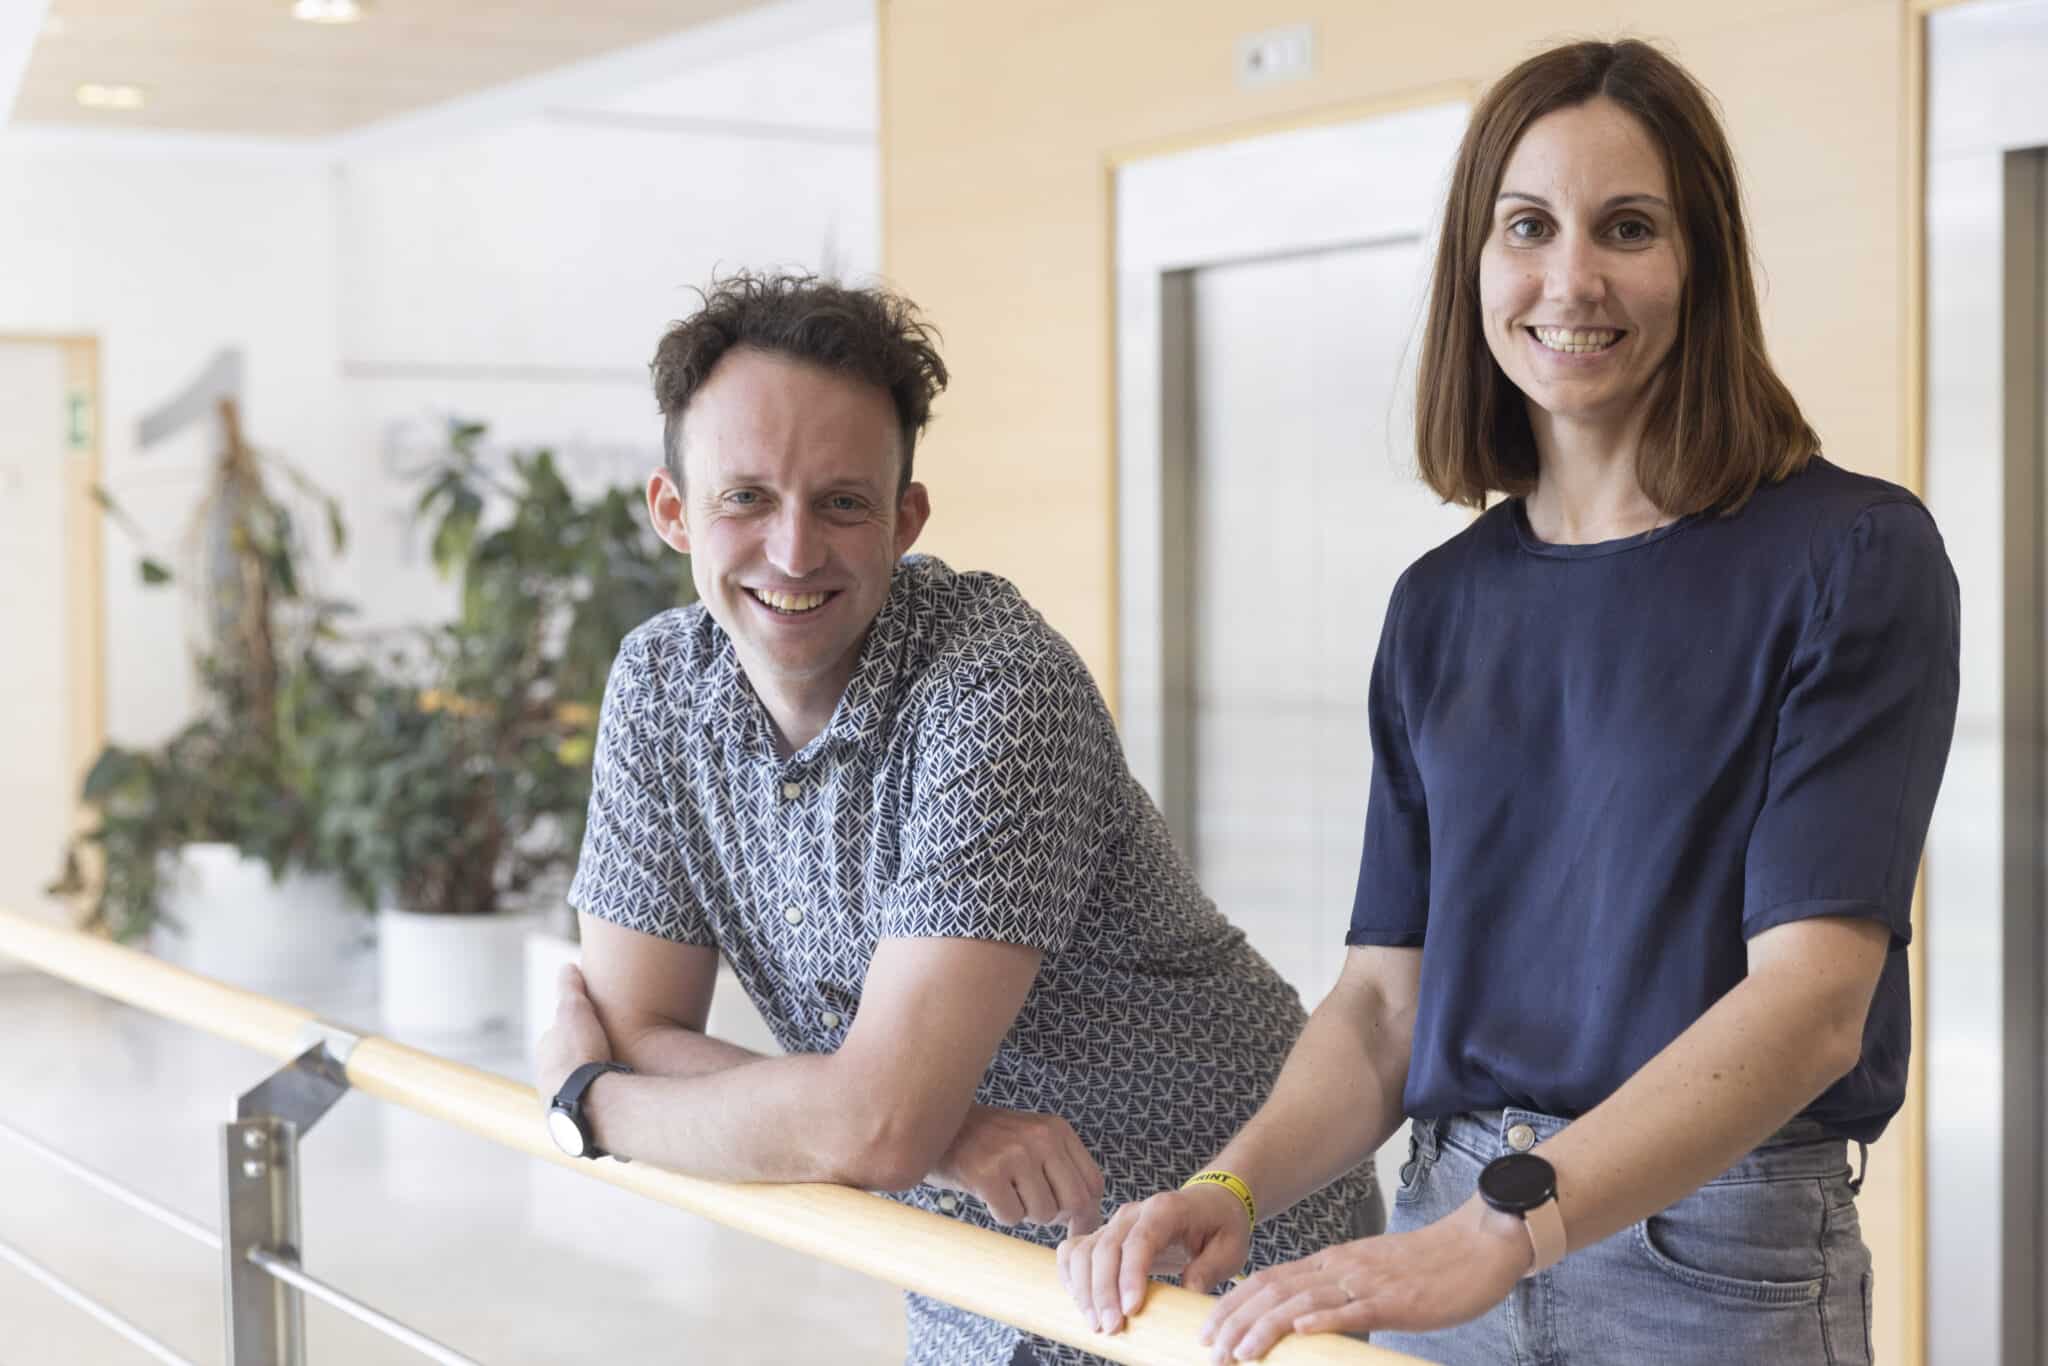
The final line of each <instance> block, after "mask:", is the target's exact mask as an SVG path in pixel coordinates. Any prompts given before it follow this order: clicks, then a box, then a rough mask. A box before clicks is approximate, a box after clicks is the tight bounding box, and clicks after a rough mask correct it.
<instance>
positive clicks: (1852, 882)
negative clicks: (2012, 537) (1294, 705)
mask: <svg viewBox="0 0 2048 1366" xmlns="http://www.w3.org/2000/svg"><path fill="white" fill-rule="evenodd" d="M1958 611H1959V602H1958V594H1957V588H1956V580H1955V573H1954V571H1953V570H1952V569H1951V568H1950V566H1949V562H1948V556H1947V553H1946V552H1945V551H1944V550H1943V548H1942V543H1941V537H1940V534H1939V533H1938V532H1937V531H1936V530H1935V527H1934V522H1933V519H1932V518H1930V517H1929V516H1928V514H1927V510H1926V509H1925V508H1924V507H1922V506H1921V504H1920V503H1919V501H1918V500H1916V499H1915V498H1914V497H1913V496H1912V495H1911V494H1910V493H1908V492H1906V491H1905V490H1904V489H1901V488H1898V487H1896V486H1895V485H1892V484H1887V483H1885V482H1883V481H1882V480H1877V479H1870V478H1866V477H1864V476H1861V475H1856V474H1851V473H1849V472H1847V471H1845V470H1842V469H1839V468H1837V467H1835V466H1834V465H1831V464H1829V463H1827V462H1826V461H1824V460H1821V459H1818V458H1816V459H1815V460H1814V461H1813V462H1812V463H1811V464H1810V465H1809V466H1808V467H1807V468H1806V469H1805V470H1804V471H1803V472H1801V473H1800V474H1797V475H1795V476H1793V477H1792V478H1790V479H1787V480H1785V481H1783V482H1782V483H1779V484H1774V485H1766V486H1765V487H1763V488H1761V489H1759V490H1758V491H1757V493H1756V495H1755V496H1754V497H1752V498H1751V499H1750V500H1749V502H1748V503H1747V504H1745V505H1744V506H1743V508H1742V510H1741V511H1740V512H1738V513H1736V514H1735V515H1734V516H1729V517H1721V516H1714V515H1711V514H1707V515H1700V516H1694V517H1687V518H1683V519H1681V520H1679V521H1677V522H1674V523H1672V524H1670V525H1668V526H1665V527H1660V528H1658V529H1657V530H1655V531H1651V532H1647V533H1645V534H1643V535H1641V536H1634V537H1629V538H1627V539H1624V540H1617V541H1603V542H1600V543H1598V544H1593V545H1576V546H1563V545H1550V544H1546V543H1544V542H1540V541H1538V540H1537V539H1536V538H1535V536H1534V535H1533V534H1532V533H1531V531H1530V530H1529V524H1528V521H1527V518H1526V515H1525V513H1524V510H1523V506H1522V504H1521V502H1520V501H1519V500H1511V501H1508V502H1505V503H1501V504H1499V505H1497V506H1495V507H1494V508H1492V509H1490V510H1489V511H1487V512H1486V513H1485V514H1484V515H1483V516H1481V517H1479V518H1478V519H1477V520H1476V521H1474V523H1473V524H1472V526H1471V527H1469V528H1468V529H1467V530H1465V531H1464V532H1462V533H1461V534H1459V535H1458V536H1456V537H1454V538H1452V539H1451V540H1449V541H1447V542H1445V543H1444V544H1443V545H1441V546H1439V547H1437V548H1436V549H1435V550H1433V551H1431V552H1430V553H1429V554H1427V555H1425V556H1423V557H1422V558H1421V559H1420V560H1418V561H1416V562H1415V564H1414V565H1412V566H1410V568H1409V569H1408V571H1407V573H1405V574H1404V575H1402V577H1401V580H1400V582H1399V583H1398V584H1397V585H1396V586H1395V588H1394V594H1393V598H1392V601H1391V602H1390V604H1389V606H1388V608H1387V617H1386V624H1385V626H1384V628H1383V630H1382V633H1381V636H1380V646H1379V657H1378V659H1377V661H1376V662H1375V664H1374V666H1373V676H1372V686H1371V697H1370V719H1371V730H1372V744H1373V776H1372V793H1371V799H1370V804H1369V806H1368V809H1367V814H1366V825H1365V849H1364V853H1363V856H1362V859H1361V864H1360V870H1359V879H1358V895H1357V899H1356V902H1355V903H1354V905H1353V908H1352V914H1351V930H1350V933H1349V934H1348V935H1347V936H1346V940H1345V942H1346V943H1348V944H1354V945H1357V944H1376V945H1396V946H1407V947H1415V946H1420V947H1421V949H1422V989H1421V999H1420V1005H1419V1011H1418V1014H1417V1017H1416V1021H1415V1040H1414V1052H1413V1056H1412V1060H1411V1062H1410V1065H1409V1070H1408V1085H1407V1091H1406V1097H1405V1108H1406V1109H1407V1111H1408V1113H1409V1114H1411V1115H1414V1116H1418V1117H1428V1116H1437V1115H1445V1114H1452V1113H1456V1112H1459V1111H1464V1110H1475V1109H1493V1108H1497V1107H1502V1106H1510V1105H1512V1106H1519V1107H1524V1108H1528V1109H1533V1110H1539V1111H1543V1112H1547V1113H1550V1114H1557V1115H1565V1116H1573V1115H1578V1114H1582V1113H1584V1112H1585V1111H1587V1110H1590V1109H1591V1108H1593V1107H1594V1106H1595V1105H1598V1104H1599V1103H1600V1102H1601V1101H1602V1100H1605V1099H1606V1098H1607V1096H1608V1095H1609V1094H1611V1093H1612V1092H1613V1091H1614V1090H1615V1089H1616V1088H1618V1087H1619V1086H1620V1085H1621V1084H1622V1083H1623V1082H1624V1081H1626V1080H1627V1079H1628V1078H1629V1077H1630V1076H1631V1075H1633V1074H1634V1073H1635V1072H1636V1070H1637V1069H1639V1068H1640V1067H1641V1066H1642V1065H1643V1064H1644V1063H1645V1062H1647V1061H1649V1059H1650V1058H1651V1057H1652V1056H1654V1055H1655V1054H1656V1053H1657V1052H1658V1051H1659V1050H1661V1049H1662V1048H1663V1047H1664V1046H1665V1045H1666V1044H1668V1043H1670V1042H1671V1040H1672V1039H1673V1038H1675V1037H1676V1036H1677V1035H1678V1034H1679V1033H1681V1032H1682V1031H1683V1030H1685V1029H1686V1028H1687V1027H1688V1026H1689V1025H1691V1024H1692V1023H1693V1021H1695V1020H1697V1019H1698V1018H1699V1017H1700V1016H1701V1015H1702V1014H1703V1013H1705V1012H1706V1010H1707V1009H1708V1008H1709V1007H1710V1006H1712V1005H1713V1004H1714V1002H1715V1001H1716V1000H1718V999H1719V998H1720V997H1721V996H1722V995H1723V994H1724V993H1725V992H1727V991H1728V990H1729V989H1730V988H1732V987H1733V986H1735V985H1736V984H1737V983H1738V982H1740V981H1741V980H1742V979H1743V976H1744V975H1745V973H1746V971H1747V966H1746V941H1747V940H1749V939H1750V938H1751V937H1752V936H1755V935H1757V934H1760V933H1762V932H1763V931H1765V930H1768V929H1770V928H1771V927H1773V926H1775V925H1782V924H1785V923H1787V922H1789V921H1794V920H1801V919H1805V918H1807V917H1811V916H1867V917H1869V918H1871V919H1874V920H1881V921H1883V922H1884V923H1885V924H1887V925H1889V926H1890V927H1891V931H1892V951H1891V953H1890V955H1889V957H1888V958H1887V959H1886V961H1885V966H1884V973H1883V976H1882V978H1881V980H1880V982H1879V984H1878V988H1877V995H1876V998H1875V1000H1874V1001H1873V1003H1872V1005H1871V1009H1870V1018H1869V1024H1868V1025H1867V1027H1866V1029H1865V1031H1864V1038H1863V1057H1862V1060H1861V1061H1860V1062H1859V1063H1858V1064H1857V1066H1856V1068H1855V1070H1854V1071H1852V1072H1850V1073H1849V1075H1848V1076H1846V1077H1844V1078H1842V1079H1841V1080H1840V1081H1839V1082H1837V1083H1836V1084H1835V1085H1834V1086H1832V1087H1831V1088H1829V1089H1828V1091H1827V1092H1826V1093H1824V1094H1823V1095H1822V1096H1820V1097H1819V1098H1818V1099H1817V1100H1816V1101H1814V1103H1813V1104H1812V1105H1811V1106H1809V1107H1808V1108H1807V1110H1806V1111H1805V1115H1806V1116H1807V1117H1809V1118H1812V1119H1816V1120H1819V1121H1820V1122H1821V1123H1823V1124H1825V1125H1826V1126H1827V1127H1828V1128H1829V1129H1830V1130H1832V1131H1833V1132H1835V1133H1838V1134H1841V1135H1843V1136H1846V1137H1849V1138H1859V1139H1864V1140H1869V1139H1873V1138H1876V1137H1877V1135H1878V1134H1879V1133H1880V1132H1881V1131H1882V1130H1883V1129H1884V1126H1885V1123H1886V1121H1887V1120H1889V1119H1890V1118H1891V1116H1892V1115H1893V1114H1894V1113H1895V1112H1896V1111H1897V1110H1898V1108H1899V1106H1900V1104H1901V1103H1902V1101H1903V1100H1904V1097H1905V1090H1906V1061H1907V1057H1908V1053H1909V1051H1910V1046H1911V1036H1910V1018H1909V1015H1908V1002H1907V995H1906V955H1905V951H1904V950H1905V945H1906V942H1907V939H1908V938H1909V936H1910V935H1911V933H1912V926H1911V923H1910V921H1909V918H1908V916H1909V911H1910V906H1911V902H1912V897H1913V883H1914V878H1915V874H1916V870H1917V868H1918V865H1919V861H1920V850H1921V846H1922V844H1923V842H1924V841H1925V839H1926V835H1927V822H1928V817H1929V815H1930V813H1931V812H1932V810H1933V807H1934V796H1935V791H1936V789H1937V788H1938V786H1939V785H1940V782H1941V773H1942V767H1943V765H1944V764H1945V763H1946V761H1947V758H1948V748H1949V740H1950V737H1951V735H1952V733H1953V731H1954V727H1955V713H1956V689H1957V647H1958V639H1957V618H1958Z"/></svg>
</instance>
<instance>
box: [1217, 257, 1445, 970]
mask: <svg viewBox="0 0 2048 1366" xmlns="http://www.w3.org/2000/svg"><path fill="white" fill-rule="evenodd" d="M1423 251H1424V249H1423V245H1422V243H1421V242H1420V240H1419V239H1417V238H1414V237H1404V238H1398V239H1395V240H1393V241H1389V242H1383V243H1379V244H1374V245H1369V246H1357V247H1345V248H1336V249H1331V250H1324V251H1317V252H1309V253H1303V254H1298V255H1290V256H1285V257H1281V258H1277V259H1269V260H1260V261H1251V262H1245V263H1237V264H1230V265H1219V266H1211V267H1205V268H1201V269H1198V270H1195V271H1193V272H1191V276H1192V279H1191V280H1190V282H1189V284H1190V299H1189V307H1188V309H1187V313H1188V329H1189V332H1190V343H1191V344H1190V346H1189V347H1188V357H1189V363H1188V368H1189V380H1190V383H1189V391H1190V392H1189V395H1188V398H1189V406H1190V410H1191V421H1190V424H1189V426H1190V430H1189V437H1190V440H1189V442H1188V446H1189V451H1190V457H1191V458H1190V460H1189V499H1188V502H1189V508H1190V521H1191V524H1192V525H1191V534H1190V535H1188V536H1187V538H1186V540H1185V544H1186V546H1187V554H1188V572H1187V576H1186V579H1185V583H1186V585H1187V591H1188V594H1189V597H1190V601H1191V605H1192V611H1191V613H1190V642H1189V645H1190V648H1189V651H1188V659H1189V663H1190V666H1191V668H1190V675H1191V676H1190V678H1189V687H1188V690H1187V694H1186V695H1187V697H1188V698H1189V701H1190V703H1191V707H1190V714H1189V716H1188V718H1187V723H1186V724H1187V730H1188V735H1189V738H1190V770H1191V771H1190V774H1189V781H1188V784H1187V786H1188V792H1187V801H1186V806H1185V810H1186V811H1187V817H1186V819H1187V822H1188V829H1187V830H1185V831H1184V832H1182V834H1181V838H1182V839H1184V840H1185V841H1186V842H1187V844H1188V852H1189V853H1190V854H1191V855H1192V857H1193V859H1194V864H1195V873H1196V876H1197V877H1198V878H1199V879H1200V880H1201V883H1202V886H1203V888H1204V889H1205V890H1206V891H1207V892H1208V893H1209V895H1210V896H1212V897H1214V898H1215V899H1216V902H1217V904H1218V905H1219V906H1221V907H1222V908H1223V910H1224V911H1225V913H1226V914H1228V915H1229V916H1230V918H1231V919H1232V920H1234V921H1236V922H1237V923H1238V924H1239V925H1240V926H1242V927H1243V928H1244V930H1245V932H1246V934H1247V935H1249V936H1250V938H1251V940H1252V943H1253V944H1254V945H1256V946H1257V947H1258V948H1259V950H1260V951H1261V952H1262V953H1264V954H1265V955H1266V957H1267V958H1269V959H1270V960H1272V962H1273V963H1274V965H1275V966H1277V967H1278V968H1279V969H1280V970H1281V972H1283V973H1284V974H1286V976H1287V978H1288V980H1289V981H1291V982H1293V983H1294V984H1295V986H1296V988H1297V989H1299V990H1300V992H1301V994H1302V997H1303V999H1304V1000H1305V1001H1306V1002H1308V1003H1309V1005H1311V1006H1313V1005H1314V1004H1315V1003H1316V1002H1317V1001H1319V1000H1321V999H1322V997H1323V996H1324V994H1325V993H1327V992H1328V990H1329V988H1330V986H1331V985H1332V984H1333V983H1334V982H1335V981H1336V978H1337V973H1338V971H1339V969H1340V968H1341V966H1342V964H1343V958H1344V952H1345V951H1344V932H1345V929H1346V927H1347V925H1348V924H1349V921H1350V909H1351V902H1352V894H1353V891H1354V888H1355V884H1356V882H1357V876H1358V855H1359V847H1360V843H1361V840H1362V836H1363V832H1364V828H1365V801H1366V791H1367V787H1368V785H1369V780H1370V777H1371V771H1372V750H1371V747H1370V745H1369V743H1368V741H1367V732H1366V713H1365V700H1366V683H1367V680H1368V678H1369V676H1370V674H1371V671H1372V660H1373V652H1374V649H1375V647H1376V646H1377V644H1378V641H1379V632H1380V621H1381V618H1382V616H1383V614H1384V612H1385V610H1386V604H1387V596H1388V594H1389V592H1390V591H1391V590H1392V588H1393V586H1394V581H1395V580H1396V579H1397V578H1398V577H1399V576H1400V573H1401V571H1402V570H1403V569H1405V568H1406V567H1407V566H1408V565H1409V564H1410V563H1411V562H1412V561H1413V560H1414V559H1415V558H1416V557H1417V556H1418V555H1420V554H1422V553H1423V552H1424V551H1426V550H1428V549H1429V548H1430V547H1431V546H1433V545H1436V544H1437V543H1438V542H1440V541H1442V540H1444V539H1445V538H1446V537H1448V536H1451V535H1454V534H1456V533H1457V532H1458V531H1459V530H1460V529H1461V528H1463V527H1464V526H1465V525H1466V523H1467V520H1468V514H1466V513H1464V512H1462V511H1460V510H1458V509H1454V508H1446V507H1444V506H1443V505H1442V504H1441V503H1440V502H1439V501H1438V500H1437V498H1436V497H1435V495H1433V494H1431V493H1430V492H1429V491H1428V489H1427V488H1426V487H1424V486H1423V484H1422V483H1421V481H1420V479H1419V478H1418V477H1417V475H1416V473H1415V470H1414V456H1413V437H1412V433H1411V431H1410V430H1409V428H1408V425H1407V417H1406V413H1407V405H1406V404H1405V402H1403V401H1402V400H1403V399H1404V398H1405V395H1403V394H1402V393H1400V392H1399V391H1400V388H1401V387H1402V382H1401V380H1400V378H1399V376H1400V372H1401V361H1402V352H1403V350H1404V348H1405V347H1406V345H1407V344H1408V337H1409V324H1410V314H1409V311H1408V306H1409V302H1410V298H1411V295H1412V293H1413V289H1414V282H1415V280H1416V278H1417V276H1418V273H1419V270H1420V268H1421V264H1422V258H1423Z"/></svg>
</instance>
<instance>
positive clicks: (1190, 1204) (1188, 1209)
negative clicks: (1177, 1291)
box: [1059, 1186, 1252, 1333]
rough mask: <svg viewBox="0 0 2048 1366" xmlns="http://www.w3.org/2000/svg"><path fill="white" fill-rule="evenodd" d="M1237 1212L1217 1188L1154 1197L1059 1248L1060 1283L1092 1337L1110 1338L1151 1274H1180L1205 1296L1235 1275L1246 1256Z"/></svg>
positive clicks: (1243, 1224) (1245, 1235)
mask: <svg viewBox="0 0 2048 1366" xmlns="http://www.w3.org/2000/svg"><path fill="white" fill-rule="evenodd" d="M1251 1245H1252V1231H1251V1221H1250V1220H1249V1219H1247V1218H1246V1217H1245V1212H1244V1205H1243V1203H1242V1202H1240V1201H1239V1200H1238V1198H1237V1197H1236V1196H1235V1195H1232V1194H1231V1193H1230V1192H1229V1191H1228V1190H1226V1189H1224V1188H1223V1187H1221V1186H1196V1187H1193V1188H1192V1189H1190V1190H1177V1191H1161V1192H1160V1193H1159V1194H1158V1195H1155V1196H1152V1197H1151V1198H1150V1199H1148V1200H1140V1201H1136V1202H1134V1203H1132V1204H1128V1205H1125V1206H1123V1207H1122V1208H1121V1209H1119V1210H1118V1211H1117V1212H1116V1213H1115V1214H1112V1215H1111V1216H1110V1217H1109V1222H1108V1223H1106V1224H1104V1225H1103V1226H1102V1227H1101V1228H1100V1229H1098V1230H1096V1231H1095V1232H1094V1233H1091V1234H1089V1235H1088V1236H1087V1237H1085V1238H1069V1239H1067V1240H1066V1241H1065V1242H1063V1243H1061V1244H1060V1252H1059V1266H1060V1278H1061V1280H1063V1281H1065V1282H1066V1286H1067V1293H1068V1294H1069V1295H1071V1296H1073V1297H1074V1303H1075V1304H1076V1305H1077V1306H1078V1307H1079V1308H1080V1310H1081V1317H1082V1318H1084V1319H1086V1320H1088V1326H1089V1327H1091V1328H1093V1329H1094V1330H1095V1331H1096V1332H1098V1333H1114V1332H1117V1331H1118V1330H1120V1329H1121V1328H1122V1327H1123V1326H1124V1320H1125V1319H1126V1318H1128V1317H1129V1316H1130V1315H1132V1314H1134V1313H1136V1312H1137V1310H1138V1306H1139V1305H1141V1304H1143V1303H1144V1302H1145V1284H1146V1282H1147V1280H1148V1279H1149V1278H1150V1277H1151V1275H1152V1273H1154V1272H1159V1273H1161V1274H1166V1275H1170V1274H1172V1273H1174V1272H1179V1273H1180V1276H1181V1284H1182V1285H1185V1286H1186V1287H1187V1288H1188V1289H1190V1290H1198V1291H1204V1292H1206V1291H1208V1290H1209V1289H1210V1288H1212V1287H1214V1286H1218V1285H1221V1284H1222V1283H1223V1282H1225V1281H1227V1280H1229V1279H1230V1278H1231V1277H1232V1276H1234V1275H1236V1274H1237V1273H1238V1271H1239V1270H1241V1269H1242V1268H1243V1267H1244V1259H1245V1254H1246V1253H1248V1252H1249V1251H1250V1250H1251Z"/></svg>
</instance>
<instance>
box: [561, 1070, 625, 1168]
mask: <svg viewBox="0 0 2048 1366" xmlns="http://www.w3.org/2000/svg"><path fill="white" fill-rule="evenodd" d="M632 1070H633V1069H632V1068H630V1067H628V1066H626V1064H624V1063H622V1062H587V1063H584V1064H583V1065H582V1066H581V1067H579V1068H577V1069H576V1070H575V1071H574V1072H571V1073H570V1074H569V1079H568V1080H567V1081H565V1082H563V1083H562V1089H561V1090H559V1091H557V1092H555V1098H554V1101H553V1102H552V1103H551V1104H549V1106H548V1137H550V1138H552V1139H554V1140H555V1146H556V1147H557V1148H560V1149H561V1150H562V1151H563V1152H565V1153H567V1154H569V1156H571V1157H592V1158H596V1157H604V1156H607V1154H606V1153H605V1151H604V1149H602V1148H600V1147H598V1146H597V1144H596V1143H595V1142H593V1141H592V1139H591V1137H590V1121H589V1120H587V1119H585V1118H584V1117H583V1093H584V1092H585V1091H588V1090H589V1089H590V1083H592V1082H594V1081H596V1080H597V1079H598V1078H599V1077H601V1076H603V1075H604V1074H605V1073H607V1072H631V1071H632Z"/></svg>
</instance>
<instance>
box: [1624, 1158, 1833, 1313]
mask: <svg viewBox="0 0 2048 1366" xmlns="http://www.w3.org/2000/svg"><path fill="white" fill-rule="evenodd" d="M1825 1217H1826V1216H1825V1213H1824V1204H1823V1197H1822V1194H1821V1191H1820V1188H1819V1186H1818V1185H1817V1184H1816V1183H1815V1182H1813V1181H1810V1180H1787V1181H1745V1182H1721V1183H1714V1184H1710V1185H1706V1186H1702V1187H1701V1188H1700V1189H1698V1190H1696V1191H1694V1192H1693V1193H1692V1194H1691V1195H1688V1196H1687V1197H1686V1198H1685V1199H1683V1200H1681V1201H1679V1202H1678V1203H1677V1204H1675V1205H1673V1206H1671V1208H1669V1209H1667V1210H1665V1211H1664V1212H1663V1213H1662V1214H1657V1215H1652V1216H1651V1217H1650V1218H1648V1219H1645V1220H1644V1221H1643V1222H1642V1223H1640V1224H1637V1225H1636V1226H1635V1228H1634V1229H1633V1230H1632V1237H1633V1239H1634V1241H1635V1246H1636V1250H1637V1252H1638V1253H1639V1254H1640V1255H1641V1256H1642V1257H1643V1258H1644V1259H1645V1260H1647V1261H1648V1262H1649V1263H1650V1265H1651V1266H1653V1267H1655V1268H1656V1269H1657V1270H1658V1271H1659V1272H1660V1273H1662V1274H1663V1275H1664V1276H1666V1277H1668V1278H1670V1279H1671V1280H1674V1281H1677V1282H1678V1283H1680V1284H1681V1285H1684V1286H1687V1287H1688V1288H1690V1289H1692V1290H1695V1291H1698V1292H1700V1293H1702V1294H1706V1295H1711V1296H1715V1297H1718V1298H1721V1299H1728V1300H1736V1301H1740V1302H1743V1303H1746V1304H1800V1303H1817V1302H1818V1301H1819V1300H1820V1297H1821V1291H1822V1289H1823V1288H1824V1286H1825V1285H1826V1272H1827V1265H1826V1260H1825V1257H1824V1254H1823V1252H1822V1250H1821V1235H1822V1230H1823V1228H1824V1225H1825Z"/></svg>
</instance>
